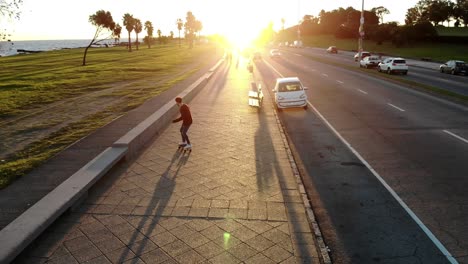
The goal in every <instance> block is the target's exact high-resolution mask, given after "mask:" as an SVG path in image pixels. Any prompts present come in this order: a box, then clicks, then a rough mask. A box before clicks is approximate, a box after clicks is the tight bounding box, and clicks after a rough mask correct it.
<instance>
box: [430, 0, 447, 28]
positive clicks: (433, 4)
mask: <svg viewBox="0 0 468 264" xmlns="http://www.w3.org/2000/svg"><path fill="white" fill-rule="evenodd" d="M424 12H425V13H424V14H425V15H426V16H427V19H428V20H429V21H431V22H433V23H434V25H437V24H439V23H440V22H444V21H447V20H448V19H449V17H450V16H451V14H452V13H453V7H452V5H451V2H449V1H448V0H435V1H430V3H428V4H427V5H426V6H425V10H424Z"/></svg>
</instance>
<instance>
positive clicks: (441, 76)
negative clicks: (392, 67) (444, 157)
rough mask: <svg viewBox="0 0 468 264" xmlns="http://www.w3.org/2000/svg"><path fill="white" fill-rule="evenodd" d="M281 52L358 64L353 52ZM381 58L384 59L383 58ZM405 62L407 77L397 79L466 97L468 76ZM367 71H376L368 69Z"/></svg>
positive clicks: (288, 50)
mask: <svg viewBox="0 0 468 264" xmlns="http://www.w3.org/2000/svg"><path fill="white" fill-rule="evenodd" d="M282 52H283V53H284V54H285V55H287V56H289V57H294V56H295V55H301V56H315V57H319V58H323V59H327V60H330V61H333V62H337V63H343V64H345V65H349V66H355V67H357V68H358V67H359V64H358V62H355V61H354V54H355V53H353V52H347V51H339V53H338V54H329V53H327V52H326V51H325V49H319V48H303V49H295V48H287V49H283V50H282ZM382 58H386V57H385V56H384V57H382ZM407 62H408V64H409V65H410V66H409V72H408V75H398V78H402V79H406V80H409V81H414V82H418V83H421V84H425V85H429V86H433V87H437V88H440V89H444V90H448V91H451V92H454V93H458V94H462V95H466V96H468V76H463V75H450V74H447V73H440V72H439V71H438V66H439V64H437V63H427V64H428V65H430V66H429V67H432V68H431V69H428V68H422V67H416V66H412V65H414V63H411V62H413V60H408V61H407ZM369 71H377V70H376V69H369ZM382 74H385V73H382Z"/></svg>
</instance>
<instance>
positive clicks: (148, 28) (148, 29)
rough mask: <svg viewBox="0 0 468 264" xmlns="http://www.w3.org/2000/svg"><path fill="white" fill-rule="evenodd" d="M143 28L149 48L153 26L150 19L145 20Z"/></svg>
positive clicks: (149, 47)
mask: <svg viewBox="0 0 468 264" xmlns="http://www.w3.org/2000/svg"><path fill="white" fill-rule="evenodd" d="M145 30H146V34H147V35H148V49H151V39H152V38H153V31H154V27H153V24H152V23H151V21H146V22H145Z"/></svg>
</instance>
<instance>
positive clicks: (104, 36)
mask: <svg viewBox="0 0 468 264" xmlns="http://www.w3.org/2000/svg"><path fill="white" fill-rule="evenodd" d="M122 20H123V21H122V23H123V26H124V27H125V29H126V30H127V32H128V43H127V45H128V51H129V52H131V51H132V39H131V33H132V32H135V38H136V41H135V46H136V49H137V50H138V45H139V41H138V34H140V33H141V32H142V31H143V28H144V29H145V30H146V34H147V35H146V36H145V37H144V42H145V43H146V44H147V45H148V48H151V42H152V40H153V33H154V27H153V24H152V23H151V21H146V22H145V23H144V24H142V22H141V20H140V19H138V18H135V17H134V16H133V15H131V14H129V13H126V14H124V16H123V18H122ZM88 21H89V23H91V24H92V25H93V26H95V27H96V31H95V33H94V36H93V38H92V39H91V41H90V43H89V45H88V46H87V47H86V48H85V51H84V55H83V66H85V65H86V55H87V53H88V49H89V48H90V47H91V46H92V45H96V44H98V43H99V42H101V41H104V40H108V39H112V38H113V39H115V42H116V43H117V42H119V40H120V35H121V33H122V26H120V24H119V23H115V21H114V19H113V18H112V14H111V13H110V12H109V11H104V10H99V11H97V12H96V13H94V14H92V15H90V16H89V19H88ZM176 25H177V29H178V31H179V47H180V31H181V30H182V27H184V29H185V32H184V33H185V39H186V40H187V41H188V42H189V47H190V48H192V47H193V40H194V38H195V36H196V33H197V32H198V33H199V32H200V31H201V30H202V29H203V24H202V22H201V21H199V20H197V19H196V18H195V16H194V15H193V13H192V12H191V11H189V12H187V16H186V22H185V23H184V22H183V21H182V19H180V18H178V19H177V20H176ZM157 34H158V38H159V39H160V41H161V40H165V38H163V36H162V32H161V30H160V29H158V31H157ZM173 35H174V33H173V32H172V31H171V32H170V36H171V38H172V37H173Z"/></svg>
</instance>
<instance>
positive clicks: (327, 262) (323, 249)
mask: <svg viewBox="0 0 468 264" xmlns="http://www.w3.org/2000/svg"><path fill="white" fill-rule="evenodd" d="M274 111H275V118H276V124H277V126H278V129H279V131H280V133H281V138H282V140H283V145H284V146H285V149H286V153H287V156H288V159H289V163H290V166H291V169H292V171H293V174H294V177H295V178H296V183H297V185H298V187H299V193H300V194H301V196H302V202H303V204H304V207H305V209H306V213H307V217H308V218H309V223H310V224H311V225H312V230H313V232H314V237H315V239H316V242H317V246H318V249H319V251H320V256H321V258H322V261H323V263H324V264H331V263H332V261H331V258H330V255H329V254H328V247H327V246H326V244H325V241H324V240H323V236H322V232H321V231H320V228H319V225H318V223H317V221H316V219H315V215H314V212H313V211H312V207H311V205H310V202H309V198H308V196H307V193H306V191H305V188H304V184H303V183H302V178H301V174H300V172H299V169H298V166H297V164H296V161H295V160H294V155H293V153H292V151H291V146H290V145H289V141H288V136H287V135H286V132H284V129H283V125H282V123H281V120H280V119H279V116H278V113H277V112H276V109H275V110H274Z"/></svg>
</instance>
